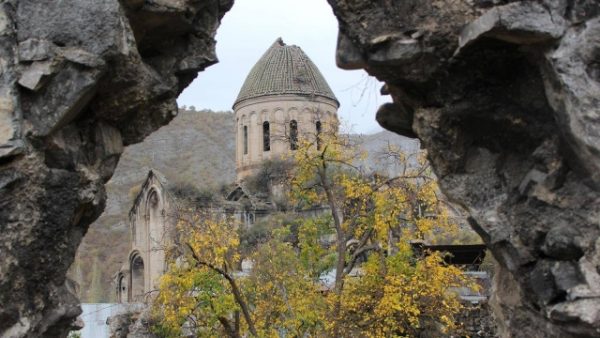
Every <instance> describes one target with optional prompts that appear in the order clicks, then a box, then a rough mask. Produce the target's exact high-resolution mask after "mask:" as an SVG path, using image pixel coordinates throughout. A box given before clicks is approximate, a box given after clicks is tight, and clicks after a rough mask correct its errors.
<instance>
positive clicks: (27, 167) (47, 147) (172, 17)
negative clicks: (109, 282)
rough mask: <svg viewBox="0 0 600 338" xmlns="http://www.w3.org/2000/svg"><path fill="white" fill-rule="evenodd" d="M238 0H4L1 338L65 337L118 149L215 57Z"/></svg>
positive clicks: (162, 120) (172, 108) (0, 35)
mask: <svg viewBox="0 0 600 338" xmlns="http://www.w3.org/2000/svg"><path fill="white" fill-rule="evenodd" d="M231 5H232V1H231V0H208V1H191V0H189V1H188V0H178V1H173V0H160V1H138V0H121V1H118V0H100V1H99V0H63V1H36V0H3V1H0V257H2V258H1V259H0V304H1V305H0V336H2V337H59V336H61V335H63V334H64V333H65V331H66V329H67V328H68V327H69V326H70V325H71V324H72V322H73V320H74V319H75V317H76V316H77V315H78V314H79V313H80V311H81V310H80V308H79V306H78V301H77V299H76V298H75V296H74V295H73V294H72V292H70V291H69V289H68V287H67V286H65V278H66V277H65V275H66V271H67V269H68V267H69V266H70V265H71V263H72V261H73V258H74V255H75V251H76V249H77V246H78V245H79V243H80V241H81V238H82V237H83V235H84V234H85V232H86V231H87V228H88V225H89V224H90V223H91V222H93V221H94V220H95V219H96V218H97V217H98V215H99V214H100V213H101V212H102V210H103V208H104V204H105V200H106V194H105V190H104V183H105V182H106V181H108V180H109V179H110V177H111V175H112V173H113V171H114V168H115V166H116V164H117V162H118V160H119V156H120V154H121V152H122V151H123V147H124V146H126V145H128V144H132V143H135V142H139V141H141V140H142V139H144V137H146V136H147V135H148V134H149V133H151V132H152V131H154V130H156V129H157V128H158V127H160V126H162V125H164V124H166V123H167V122H169V121H170V120H171V119H172V118H173V116H174V115H175V114H177V106H176V102H175V99H176V97H177V95H178V94H179V93H180V92H181V91H182V90H183V89H184V88H185V87H186V86H187V85H188V84H189V83H190V82H191V81H192V80H193V79H194V78H195V77H196V75H197V73H198V71H200V70H203V69H204V68H205V67H207V66H209V65H211V64H213V63H215V62H217V58H216V55H215V50H214V47H215V41H214V35H215V32H216V29H217V27H218V25H219V23H220V20H221V17H222V16H223V15H224V13H225V12H226V11H227V10H228V9H229V8H230V7H231Z"/></svg>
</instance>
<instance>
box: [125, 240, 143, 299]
mask: <svg viewBox="0 0 600 338" xmlns="http://www.w3.org/2000/svg"><path fill="white" fill-rule="evenodd" d="M129 271H130V272H129V290H128V295H127V298H128V300H129V301H130V302H131V301H133V302H135V301H141V300H142V299H143V296H144V293H145V266H144V259H143V258H142V256H141V254H140V252H139V251H137V250H135V251H133V252H131V254H130V255H129Z"/></svg>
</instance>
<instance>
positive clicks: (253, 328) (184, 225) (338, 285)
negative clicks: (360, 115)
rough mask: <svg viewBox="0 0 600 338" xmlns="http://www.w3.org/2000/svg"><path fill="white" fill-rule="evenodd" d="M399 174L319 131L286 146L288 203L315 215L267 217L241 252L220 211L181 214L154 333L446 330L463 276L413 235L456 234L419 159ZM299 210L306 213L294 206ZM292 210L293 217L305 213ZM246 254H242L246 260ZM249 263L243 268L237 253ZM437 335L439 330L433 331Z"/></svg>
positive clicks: (451, 326) (402, 333) (234, 227)
mask: <svg viewBox="0 0 600 338" xmlns="http://www.w3.org/2000/svg"><path fill="white" fill-rule="evenodd" d="M388 151H389V156H396V157H397V158H398V160H399V161H404V164H405V165H404V170H403V171H402V172H400V173H399V175H398V176H397V177H386V176H383V175H377V174H373V173H365V172H363V170H362V169H361V168H360V167H358V166H356V165H355V163H356V159H357V158H358V157H360V156H362V154H358V153H357V152H356V151H355V147H353V146H352V145H351V144H349V141H348V139H346V138H343V137H340V136H338V135H336V134H331V135H320V137H319V147H317V146H316V144H314V142H310V141H303V142H301V144H300V146H299V147H298V149H297V150H295V151H294V152H293V154H291V157H292V160H293V162H294V166H292V167H293V170H292V171H291V172H290V173H289V175H290V176H289V180H287V182H289V191H290V199H291V201H292V202H293V203H294V205H296V206H297V209H298V210H305V209H309V208H311V207H314V206H326V207H327V208H326V209H325V210H327V212H324V213H322V214H321V216H319V217H312V218H306V219H301V220H298V221H297V222H296V225H297V226H292V224H286V223H277V222H273V224H271V229H272V230H271V231H270V233H269V234H268V238H267V239H266V240H264V241H261V242H260V243H258V244H257V245H256V247H255V248H253V250H252V251H251V252H250V254H248V253H247V251H245V250H241V248H240V242H241V238H240V236H241V235H240V229H239V225H238V224H236V223H235V222H234V221H233V219H232V218H230V217H228V216H227V215H225V214H221V213H218V212H217V213H215V212H206V211H201V210H194V209H186V210H182V213H181V217H180V221H179V223H178V234H179V235H178V239H177V241H175V242H176V246H175V247H174V248H173V249H172V255H171V256H172V260H171V262H170V264H169V271H168V272H167V273H166V274H165V275H164V276H163V277H162V279H161V283H160V292H159V295H158V296H157V297H156V298H155V304H154V313H155V317H156V318H158V319H159V323H158V324H157V325H156V331H157V333H159V334H161V335H163V336H172V337H177V336H181V335H184V334H185V335H187V334H192V335H196V336H198V337H205V336H206V337H209V336H210V337H213V336H229V337H242V336H258V337H283V336H285V337H363V336H366V337H413V336H418V335H420V333H422V332H423V331H427V332H430V333H431V332H438V333H439V335H443V334H449V333H450V332H452V331H454V330H456V329H457V325H456V323H455V320H454V317H455V315H456V313H457V312H458V311H460V310H461V304H460V302H459V300H458V299H457V296H456V295H455V293H453V292H452V291H451V289H452V288H456V287H460V286H465V285H467V284H468V281H467V280H465V279H464V277H463V275H462V272H461V271H460V270H459V269H457V268H455V267H452V266H447V265H445V264H444V262H443V257H441V256H440V255H439V254H429V255H423V256H415V255H414V253H413V251H412V249H411V244H410V243H411V241H414V240H427V239H428V238H431V237H433V236H436V235H437V234H439V233H444V232H446V231H451V230H453V229H452V227H453V223H452V222H451V221H450V218H449V216H448V213H447V211H446V210H445V208H444V207H443V205H442V204H441V203H440V201H439V200H438V195H439V193H438V189H437V186H436V181H435V179H434V178H433V175H432V174H431V173H429V172H428V167H427V165H426V163H425V161H424V157H423V156H420V157H418V158H415V159H413V162H414V163H412V164H411V165H408V164H407V162H408V159H407V156H405V155H404V154H402V153H401V152H399V151H396V150H388ZM300 214H301V213H300ZM300 214H299V215H300ZM242 252H245V255H246V256H245V257H242ZM243 259H245V260H246V261H248V262H252V268H251V269H249V270H248V271H244V272H241V271H240V270H241V269H240V267H241V261H242V260H243ZM434 336H435V334H434Z"/></svg>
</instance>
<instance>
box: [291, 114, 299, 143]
mask: <svg viewBox="0 0 600 338" xmlns="http://www.w3.org/2000/svg"><path fill="white" fill-rule="evenodd" d="M290 149H292V150H296V149H298V122H296V120H291V121H290Z"/></svg>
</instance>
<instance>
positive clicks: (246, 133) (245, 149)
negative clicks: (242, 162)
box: [244, 126, 248, 155]
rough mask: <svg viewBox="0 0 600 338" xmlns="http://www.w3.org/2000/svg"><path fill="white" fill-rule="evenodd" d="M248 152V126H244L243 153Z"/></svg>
mask: <svg viewBox="0 0 600 338" xmlns="http://www.w3.org/2000/svg"><path fill="white" fill-rule="evenodd" d="M247 154H248V126H244V155H247Z"/></svg>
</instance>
